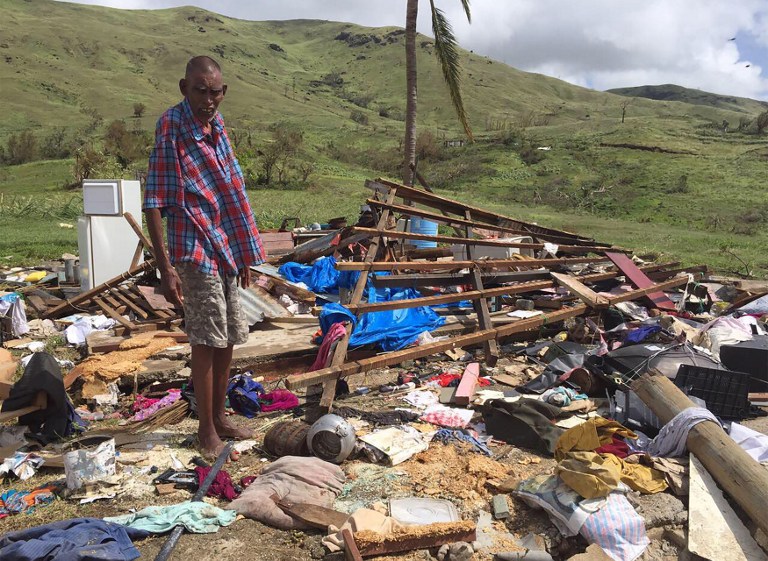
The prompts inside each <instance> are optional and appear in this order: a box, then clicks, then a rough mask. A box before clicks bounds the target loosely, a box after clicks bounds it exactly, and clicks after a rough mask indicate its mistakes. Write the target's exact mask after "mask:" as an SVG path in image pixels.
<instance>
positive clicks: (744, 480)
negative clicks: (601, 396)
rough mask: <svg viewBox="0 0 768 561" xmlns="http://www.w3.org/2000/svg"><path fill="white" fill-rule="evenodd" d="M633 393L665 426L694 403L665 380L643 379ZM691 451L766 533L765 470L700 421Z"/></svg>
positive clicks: (767, 484) (717, 428)
mask: <svg viewBox="0 0 768 561" xmlns="http://www.w3.org/2000/svg"><path fill="white" fill-rule="evenodd" d="M632 390H633V391H634V392H635V393H636V394H637V395H638V397H640V399H642V400H643V402H644V403H645V404H646V405H647V406H648V407H649V408H650V409H651V411H653V412H654V413H655V414H656V416H657V417H658V418H659V420H660V421H661V422H662V423H668V422H669V421H671V420H672V418H674V417H675V415H677V414H679V413H681V412H682V411H684V410H685V409H688V408H689V407H695V405H694V403H693V402H692V401H691V400H690V399H689V398H688V396H686V395H685V394H684V393H683V392H682V391H681V390H680V388H678V387H677V386H675V384H674V383H673V382H672V381H671V380H669V379H668V378H667V377H665V376H648V375H645V376H642V377H640V378H639V379H637V380H636V381H635V382H634V383H633V384H632ZM687 445H688V450H690V451H691V452H692V453H693V454H695V455H696V457H697V458H698V459H699V460H700V461H701V463H702V464H703V465H704V467H705V468H706V469H707V471H708V472H709V473H710V474H711V475H712V477H714V478H715V481H717V483H718V484H719V485H720V486H721V487H722V488H723V489H724V490H725V491H726V492H727V493H728V494H729V495H730V496H731V498H733V500H735V501H736V503H737V504H738V505H739V506H741V508H742V509H744V512H745V513H746V514H747V516H749V517H750V518H751V519H752V520H753V521H754V522H755V524H757V526H758V527H759V528H761V529H762V530H763V531H764V532H768V516H766V515H765V505H768V470H766V469H765V468H764V467H763V466H761V465H760V464H759V463H758V462H757V461H756V460H755V459H754V458H752V457H751V456H750V455H749V454H747V453H746V452H745V451H744V450H743V449H742V448H741V447H740V446H739V445H738V444H736V442H735V441H734V440H733V439H732V438H731V437H730V436H728V434H727V433H726V432H725V431H724V430H723V429H722V427H720V425H719V424H717V423H714V422H712V421H703V422H701V423H698V424H696V425H695V426H693V427H691V429H690V431H689V432H688V439H687Z"/></svg>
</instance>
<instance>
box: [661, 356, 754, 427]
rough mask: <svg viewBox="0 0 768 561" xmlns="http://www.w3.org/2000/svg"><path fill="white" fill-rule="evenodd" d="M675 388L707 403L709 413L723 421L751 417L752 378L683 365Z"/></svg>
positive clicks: (729, 372)
mask: <svg viewBox="0 0 768 561" xmlns="http://www.w3.org/2000/svg"><path fill="white" fill-rule="evenodd" d="M674 382H675V385H676V386H677V387H678V388H681V389H683V390H688V392H687V393H688V394H689V395H693V396H696V397H698V398H701V399H703V400H704V401H705V402H706V403H707V409H709V410H710V411H712V413H714V414H715V415H717V416H718V417H720V418H722V419H744V418H745V417H748V416H749V395H748V394H749V374H747V373H746V372H734V371H732V370H715V369H714V368H704V367H702V366H692V365H690V364H681V365H680V369H679V370H678V371H677V376H676V377H675V380H674Z"/></svg>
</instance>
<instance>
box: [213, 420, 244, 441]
mask: <svg viewBox="0 0 768 561" xmlns="http://www.w3.org/2000/svg"><path fill="white" fill-rule="evenodd" d="M214 426H215V427H216V434H218V435H219V438H233V439H235V440H247V439H249V438H253V431H252V430H250V429H247V428H244V427H238V426H237V425H236V424H234V423H232V422H231V421H229V420H228V419H226V418H224V419H221V420H218V421H216V422H215V423H214Z"/></svg>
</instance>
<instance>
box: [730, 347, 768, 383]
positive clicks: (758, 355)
mask: <svg viewBox="0 0 768 561" xmlns="http://www.w3.org/2000/svg"><path fill="white" fill-rule="evenodd" d="M720 360H722V361H723V364H724V365H725V366H726V368H730V369H731V370H738V371H739V372H747V373H749V374H750V375H751V379H750V381H749V391H750V392H768V336H765V335H759V336H755V337H754V338H753V339H752V340H751V341H742V342H740V343H736V344H735V345H722V346H721V347H720Z"/></svg>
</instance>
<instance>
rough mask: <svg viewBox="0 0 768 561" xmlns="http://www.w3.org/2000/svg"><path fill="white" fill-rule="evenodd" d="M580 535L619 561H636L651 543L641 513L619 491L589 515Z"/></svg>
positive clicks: (609, 496)
mask: <svg viewBox="0 0 768 561" xmlns="http://www.w3.org/2000/svg"><path fill="white" fill-rule="evenodd" d="M580 534H581V535H582V536H584V539H586V540H587V541H588V542H589V543H596V544H597V545H599V546H600V547H601V548H603V551H605V553H607V554H608V555H609V556H610V557H611V558H612V559H615V560H616V561H634V560H635V559H637V558H638V557H640V555H641V554H642V553H643V551H645V548H646V547H648V544H649V543H650V540H649V539H648V536H646V534H645V521H644V520H643V518H642V516H640V515H639V514H638V513H637V512H635V509H634V508H633V507H632V505H631V504H630V503H629V501H628V500H627V497H626V496H624V494H623V493H618V492H615V493H611V494H610V495H608V501H607V502H606V504H605V506H604V507H603V508H601V509H600V510H598V511H597V512H595V513H594V514H591V515H590V516H589V518H587V520H586V522H584V525H583V526H582V527H581V531H580Z"/></svg>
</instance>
